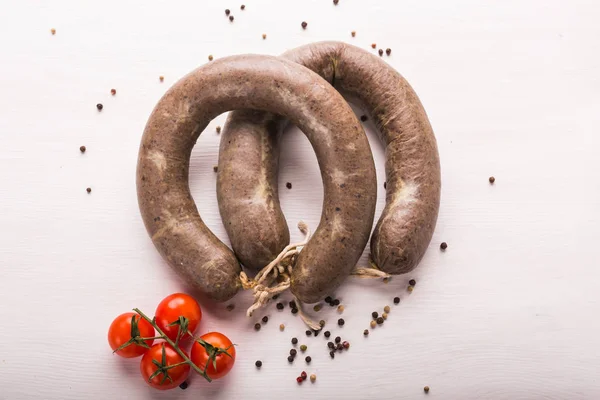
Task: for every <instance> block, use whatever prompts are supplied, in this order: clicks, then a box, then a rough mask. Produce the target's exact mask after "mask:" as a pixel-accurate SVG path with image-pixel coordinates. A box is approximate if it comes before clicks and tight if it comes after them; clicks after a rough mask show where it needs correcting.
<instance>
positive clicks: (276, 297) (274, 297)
mask: <svg viewBox="0 0 600 400" xmlns="http://www.w3.org/2000/svg"><path fill="white" fill-rule="evenodd" d="M271 298H272V299H273V300H277V299H278V298H279V295H278V294H276V295H275V296H273V297H271Z"/></svg>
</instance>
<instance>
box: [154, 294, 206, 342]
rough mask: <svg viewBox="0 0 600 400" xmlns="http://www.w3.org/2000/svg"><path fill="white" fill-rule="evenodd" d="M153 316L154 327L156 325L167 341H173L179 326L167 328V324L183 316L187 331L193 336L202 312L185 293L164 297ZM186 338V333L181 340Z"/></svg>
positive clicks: (196, 303)
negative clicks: (167, 338)
mask: <svg viewBox="0 0 600 400" xmlns="http://www.w3.org/2000/svg"><path fill="white" fill-rule="evenodd" d="M154 315H155V317H156V325H158V327H159V328H160V329H161V330H162V331H163V332H164V333H165V335H167V336H168V337H169V339H171V340H175V338H176V337H177V332H178V331H179V325H172V326H169V324H171V323H173V322H177V321H178V320H179V317H180V316H183V317H185V318H187V320H188V323H189V325H188V329H187V330H188V331H190V332H192V334H193V333H194V332H195V331H196V329H197V328H198V324H200V320H201V319H202V310H201V309H200V305H199V304H198V302H197V301H196V300H195V299H194V298H193V297H192V296H190V295H187V294H185V293H174V294H172V295H170V296H167V297H165V298H164V299H163V300H162V301H161V302H160V303H159V304H158V307H156V312H155V313H154ZM188 337H189V335H188V334H187V333H186V334H185V335H182V336H181V338H182V339H185V338H188Z"/></svg>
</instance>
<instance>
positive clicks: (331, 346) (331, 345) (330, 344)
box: [327, 342, 335, 349]
mask: <svg viewBox="0 0 600 400" xmlns="http://www.w3.org/2000/svg"><path fill="white" fill-rule="evenodd" d="M327 347H329V348H330V349H335V344H333V342H327Z"/></svg>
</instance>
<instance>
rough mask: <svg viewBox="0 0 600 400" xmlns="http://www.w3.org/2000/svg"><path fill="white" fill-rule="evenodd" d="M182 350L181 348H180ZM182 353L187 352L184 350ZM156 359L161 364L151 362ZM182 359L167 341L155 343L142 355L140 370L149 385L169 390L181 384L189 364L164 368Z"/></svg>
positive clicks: (188, 371)
mask: <svg viewBox="0 0 600 400" xmlns="http://www.w3.org/2000/svg"><path fill="white" fill-rule="evenodd" d="M182 351H183V350H182ZM184 354H186V356H187V353H185V352H184ZM152 360H155V361H157V362H158V363H159V364H160V365H161V366H160V367H159V366H157V365H156V364H154V362H152ZM183 361H184V359H183V357H181V356H180V355H179V354H177V352H176V351H175V349H174V348H173V347H171V345H170V344H168V343H164V342H163V343H157V344H155V345H154V346H152V347H151V348H150V350H148V351H147V352H146V354H144V357H142V361H141V362H140V372H141V373H142V376H143V377H144V380H145V381H146V383H147V384H148V385H150V386H151V387H153V388H155V389H158V390H169V389H173V388H176V387H177V386H179V385H181V384H182V383H183V382H184V381H185V380H186V379H187V377H188V375H189V374H190V365H189V364H184V365H179V366H177V367H174V368H169V369H165V368H166V367H168V366H170V365H175V364H179V363H180V362H183Z"/></svg>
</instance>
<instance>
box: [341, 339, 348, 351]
mask: <svg viewBox="0 0 600 400" xmlns="http://www.w3.org/2000/svg"><path fill="white" fill-rule="evenodd" d="M342 346H343V347H344V348H345V349H346V350H347V349H349V348H350V342H347V341H345V340H344V343H342Z"/></svg>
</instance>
